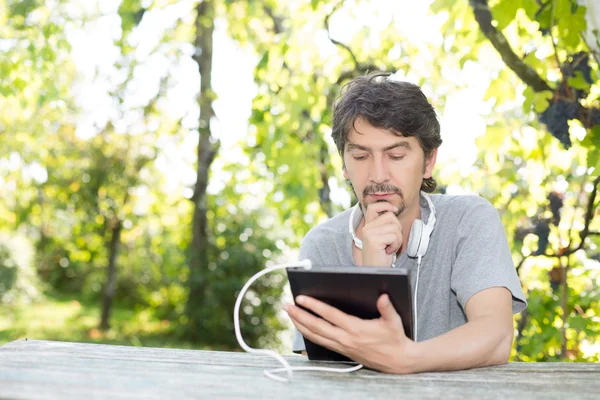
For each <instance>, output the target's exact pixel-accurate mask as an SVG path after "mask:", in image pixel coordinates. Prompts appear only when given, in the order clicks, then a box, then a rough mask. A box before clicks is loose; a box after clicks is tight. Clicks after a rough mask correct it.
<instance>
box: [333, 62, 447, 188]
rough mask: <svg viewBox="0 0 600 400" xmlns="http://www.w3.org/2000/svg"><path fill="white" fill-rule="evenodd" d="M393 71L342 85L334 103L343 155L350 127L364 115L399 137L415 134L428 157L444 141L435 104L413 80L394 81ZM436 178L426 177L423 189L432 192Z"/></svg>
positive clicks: (337, 140) (335, 128)
mask: <svg viewBox="0 0 600 400" xmlns="http://www.w3.org/2000/svg"><path fill="white" fill-rule="evenodd" d="M390 75H391V73H389V72H382V71H377V72H373V73H371V74H368V75H364V76H359V77H358V78H355V79H353V80H352V81H350V82H348V83H347V84H346V85H344V87H342V90H341V93H340V96H339V97H338V98H337V99H336V101H335V102H334V106H333V129H332V134H331V135H332V137H333V140H334V142H335V145H336V146H337V148H338V151H339V153H340V155H341V156H342V157H343V156H344V147H345V145H346V140H347V139H348V133H349V132H350V128H354V123H355V122H356V119H357V118H359V117H361V118H363V119H365V120H366V121H368V122H369V124H371V125H373V126H374V127H377V128H383V129H388V130H390V131H391V132H393V133H395V134H396V135H398V136H405V137H407V136H414V137H415V138H416V139H417V141H418V142H419V145H420V146H421V148H422V149H423V152H424V154H425V160H427V159H428V158H429V157H430V156H431V154H432V152H433V150H434V149H437V148H438V147H440V145H441V144H442V138H441V137H440V123H439V122H438V119H437V115H436V113H435V110H434V109H433V106H432V105H431V104H430V103H429V101H428V100H427V97H425V95H424V94H423V92H422V91H421V88H420V87H419V86H417V85H414V84H412V83H409V82H400V81H395V80H390V79H388V77H389V76H390ZM436 187H437V183H436V181H435V179H433V177H432V178H427V179H423V183H422V184H421V190H423V191H424V192H427V193H432V192H433V191H434V190H435V188H436Z"/></svg>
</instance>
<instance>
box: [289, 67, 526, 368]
mask: <svg viewBox="0 0 600 400" xmlns="http://www.w3.org/2000/svg"><path fill="white" fill-rule="evenodd" d="M388 76H389V74H388V73H382V72H378V73H374V74H371V75H368V76H363V77H359V78H356V79H354V80H353V81H352V82H350V83H349V84H348V85H346V86H345V87H344V89H343V91H342V95H341V96H340V98H339V99H338V101H337V103H336V105H335V108H334V118H333V132H332V135H333V138H334V141H335V143H336V146H337V147H338V150H339V152H340V155H341V156H342V158H343V168H344V177H345V178H346V179H348V180H349V181H350V183H351V185H352V187H353V189H354V192H355V194H356V197H357V198H358V200H359V203H358V204H357V206H356V211H355V212H354V213H352V209H350V210H346V211H345V212H342V213H341V214H339V215H337V216H335V217H333V218H331V219H330V220H328V221H326V222H324V223H322V224H321V225H319V226H317V227H315V228H313V229H312V230H311V231H310V232H309V233H308V234H307V235H306V237H305V238H304V240H303V242H302V245H301V248H300V259H306V258H308V259H310V260H311V261H312V262H313V264H324V265H354V264H355V265H359V266H374V267H390V266H394V267H401V268H407V269H409V270H410V271H411V285H412V288H413V291H412V293H413V294H414V293H415V281H416V275H417V274H418V275H419V277H418V281H417V282H418V287H417V288H418V292H417V293H418V295H417V299H416V302H417V307H418V321H417V330H418V333H419V334H418V337H417V341H416V342H415V341H413V340H410V339H409V338H407V337H406V335H405V333H404V330H403V328H402V321H401V319H400V316H399V315H398V314H397V313H396V311H395V309H394V307H393V306H392V305H391V304H390V302H389V299H388V297H387V295H382V296H381V297H380V298H379V300H378V302H377V307H378V310H379V312H380V314H381V317H380V318H379V319H375V320H361V319H359V318H356V317H353V316H351V315H348V314H344V313H343V312H341V311H339V310H337V309H335V308H333V307H330V306H328V305H327V304H325V303H322V302H320V301H318V300H316V299H313V298H307V297H304V298H302V297H303V296H300V297H299V298H297V299H296V301H297V302H298V303H299V304H301V305H302V306H304V307H306V308H308V309H310V310H312V311H313V312H315V313H316V314H317V315H319V316H321V317H322V318H319V317H316V316H314V315H312V314H310V313H308V312H306V311H304V310H302V309H301V308H299V307H297V306H295V305H291V304H288V305H285V306H284V309H285V310H286V311H287V313H288V315H289V316H290V318H291V320H292V322H293V323H294V325H295V327H296V331H295V336H294V343H293V350H294V351H295V352H301V351H304V350H305V347H304V341H303V337H305V338H307V339H309V340H310V341H312V342H314V343H317V344H319V345H322V346H324V347H327V348H329V349H331V350H334V351H336V352H338V353H341V354H344V355H346V356H347V357H349V358H351V359H353V360H354V361H356V362H358V363H361V364H363V365H364V366H366V367H370V368H373V369H377V370H379V371H382V372H388V373H397V374H405V373H417V372H425V371H448V370H458V369H468V368H473V367H479V366H489V365H498V364H504V363H506V362H507V361H508V358H509V357H510V352H511V348H512V342H513V319H512V315H513V313H519V312H521V311H522V310H524V309H525V308H526V306H527V303H526V301H525V297H524V295H523V291H522V289H521V285H520V282H519V279H518V276H517V274H516V271H515V268H514V264H513V261H512V258H511V253H510V249H509V247H508V242H507V240H506V234H505V232H504V229H503V226H502V224H501V221H500V218H499V215H498V212H497V210H496V209H495V208H494V207H493V206H492V205H491V204H490V203H489V202H488V201H486V200H484V199H482V198H480V197H478V196H450V195H431V196H430V197H429V199H430V200H431V203H432V206H431V207H430V206H429V202H428V201H427V198H426V196H429V195H427V194H426V193H431V192H433V191H434V190H435V188H436V182H435V180H434V179H433V178H432V171H433V168H434V166H435V162H436V157H437V151H438V147H439V146H440V145H441V143H442V140H441V138H440V126H439V123H438V121H437V117H436V114H435V111H434V109H433V107H432V106H431V104H429V102H428V101H427V99H426V97H425V95H424V94H423V93H422V92H421V90H420V88H419V87H418V86H416V85H413V84H410V83H407V82H399V81H394V80H391V79H389V78H388ZM432 207H433V209H432ZM432 211H433V213H434V214H435V224H434V226H433V230H432V233H431V235H430V237H429V239H430V241H429V246H428V248H427V250H426V253H425V254H424V255H423V256H422V257H421V256H418V257H415V256H414V255H415V254H412V255H413V257H411V256H409V254H407V253H410V252H407V246H408V245H409V244H410V243H409V239H410V233H411V227H412V226H413V223H415V224H417V223H418V222H419V220H421V221H422V222H423V224H428V221H430V219H429V218H430V217H431V216H432ZM351 216H352V220H350V218H351ZM349 226H350V229H349ZM349 230H350V232H349ZM414 235H417V233H414ZM354 237H355V238H356V239H359V240H354ZM419 240H420V239H419V238H417V239H416V241H417V242H419ZM361 241H362V245H360V242H361ZM357 243H358V246H357ZM359 247H362V248H359ZM413 253H414V251H413ZM392 264H393V265H392ZM417 264H419V267H418V268H417Z"/></svg>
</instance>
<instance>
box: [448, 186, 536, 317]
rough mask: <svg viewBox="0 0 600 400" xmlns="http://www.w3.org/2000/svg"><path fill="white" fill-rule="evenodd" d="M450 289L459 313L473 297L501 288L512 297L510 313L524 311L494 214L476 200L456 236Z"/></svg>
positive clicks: (488, 204) (523, 301) (493, 210)
mask: <svg viewBox="0 0 600 400" xmlns="http://www.w3.org/2000/svg"><path fill="white" fill-rule="evenodd" d="M456 240H457V243H456V254H455V260H454V264H453V266H452V278H451V283H450V284H451V289H452V291H454V293H456V297H457V299H458V302H459V303H460V305H461V307H462V308H463V310H465V306H466V304H467V301H468V300H469V299H470V298H471V296H473V295H474V294H476V293H478V292H480V291H482V290H484V289H488V288H492V287H505V288H507V289H508V290H510V292H511V294H512V311H513V314H517V313H519V312H521V311H523V310H524V309H525V308H526V307H527V301H526V300H525V295H524V294H523V289H522V288H521V282H520V281H519V277H518V275H517V271H516V269H515V265H514V263H513V260H512V256H511V253H510V248H509V246H508V240H507V239H506V233H505V231H504V227H503V225H502V221H501V220H500V215H499V214H498V211H497V210H496V209H495V208H494V207H493V206H492V205H491V204H490V203H489V202H488V201H487V200H484V199H481V198H480V201H477V202H476V203H475V204H473V205H472V206H471V207H470V208H469V209H468V210H467V211H466V212H465V214H464V216H463V218H462V219H461V221H460V224H459V226H458V230H457V236H456Z"/></svg>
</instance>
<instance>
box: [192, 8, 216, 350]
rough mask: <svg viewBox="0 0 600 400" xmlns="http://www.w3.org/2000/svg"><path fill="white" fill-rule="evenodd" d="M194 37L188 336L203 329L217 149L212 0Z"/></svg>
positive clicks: (198, 334) (200, 16)
mask: <svg viewBox="0 0 600 400" xmlns="http://www.w3.org/2000/svg"><path fill="white" fill-rule="evenodd" d="M196 11H197V13H198V14H197V17H196V39H195V43H194V45H195V48H196V51H195V54H194V61H196V63H197V64H198V69H199V72H200V78H201V79H200V82H201V83H200V94H199V99H198V104H199V105H200V120H199V127H198V133H199V139H198V166H197V178H196V186H195V188H194V195H193V197H192V201H193V202H194V215H193V221H192V243H191V247H190V248H189V267H190V278H189V289H190V290H189V297H188V301H187V307H186V314H187V317H188V329H187V331H188V332H187V334H188V335H187V336H188V337H190V338H192V339H199V338H200V337H201V332H202V320H201V318H200V317H199V310H201V308H202V303H203V300H204V292H205V286H206V277H205V272H206V271H207V269H206V267H207V265H208V262H209V261H208V260H209V253H208V250H209V246H210V243H209V236H208V227H207V218H206V212H207V202H206V187H207V186H208V179H209V171H210V165H211V163H212V161H213V160H214V157H215V155H216V153H217V151H218V142H217V141H216V140H215V139H214V138H213V137H212V136H211V131H210V120H211V119H212V117H213V116H214V111H213V108H212V101H213V99H214V94H213V91H212V86H211V77H212V56H213V31H214V15H215V8H214V3H213V1H212V0H204V1H202V2H200V4H198V6H197V7H196Z"/></svg>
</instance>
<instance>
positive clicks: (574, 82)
mask: <svg viewBox="0 0 600 400" xmlns="http://www.w3.org/2000/svg"><path fill="white" fill-rule="evenodd" d="M567 83H568V85H569V86H571V87H573V88H575V89H579V90H584V91H585V92H589V91H590V86H591V85H590V84H589V83H587V81H586V80H585V78H584V77H583V73H582V72H581V71H575V76H571V77H569V79H568V80H567Z"/></svg>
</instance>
